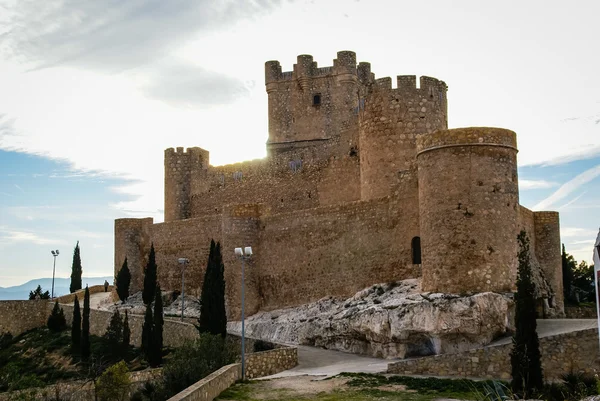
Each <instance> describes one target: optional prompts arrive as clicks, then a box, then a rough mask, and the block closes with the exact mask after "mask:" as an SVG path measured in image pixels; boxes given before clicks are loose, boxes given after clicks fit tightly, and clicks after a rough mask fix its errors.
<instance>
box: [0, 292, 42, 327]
mask: <svg viewBox="0 0 600 401" xmlns="http://www.w3.org/2000/svg"><path fill="white" fill-rule="evenodd" d="M52 306H53V304H52V303H51V302H49V301H46V300H35V301H0V334H2V333H6V332H8V333H10V334H12V335H13V336H18V335H19V334H21V333H23V332H26V331H27V330H31V329H35V328H36V327H40V326H45V325H46V322H47V320H48V316H50V312H52Z"/></svg>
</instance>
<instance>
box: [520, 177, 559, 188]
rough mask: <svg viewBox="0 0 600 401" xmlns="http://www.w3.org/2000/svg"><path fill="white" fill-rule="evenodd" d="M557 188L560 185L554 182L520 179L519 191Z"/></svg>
mask: <svg viewBox="0 0 600 401" xmlns="http://www.w3.org/2000/svg"><path fill="white" fill-rule="evenodd" d="M556 186H558V183H557V182H554V181H546V180H522V179H519V189H520V190H528V189H546V188H553V187H556Z"/></svg>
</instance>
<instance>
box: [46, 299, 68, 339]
mask: <svg viewBox="0 0 600 401" xmlns="http://www.w3.org/2000/svg"><path fill="white" fill-rule="evenodd" d="M47 325H48V329H49V330H50V331H53V332H55V333H57V332H59V331H62V330H64V329H66V328H67V320H66V319H65V312H64V311H63V309H62V308H61V307H60V306H58V301H56V302H55V303H54V308H52V313H51V314H50V316H49V317H48V323H47Z"/></svg>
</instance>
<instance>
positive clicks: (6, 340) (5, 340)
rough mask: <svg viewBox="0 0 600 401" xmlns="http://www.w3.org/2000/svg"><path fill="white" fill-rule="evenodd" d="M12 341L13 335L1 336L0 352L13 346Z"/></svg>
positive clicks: (5, 334) (4, 334)
mask: <svg viewBox="0 0 600 401" xmlns="http://www.w3.org/2000/svg"><path fill="white" fill-rule="evenodd" d="M12 340H13V336H12V334H10V333H8V332H6V333H2V334H0V351H1V350H3V349H4V348H8V346H9V345H10V344H12Z"/></svg>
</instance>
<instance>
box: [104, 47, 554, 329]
mask: <svg viewBox="0 0 600 401" xmlns="http://www.w3.org/2000/svg"><path fill="white" fill-rule="evenodd" d="M265 82H266V90H267V94H268V99H269V109H268V119H269V139H268V142H267V150H268V152H267V153H268V156H267V157H266V158H265V159H262V160H254V161H249V162H243V163H236V164H231V165H226V166H211V165H210V155H209V152H208V151H206V150H204V149H201V148H196V147H192V148H187V150H184V148H181V147H179V148H177V149H173V148H170V149H167V150H166V151H165V160H164V163H165V222H164V223H160V224H152V223H153V222H152V219H119V220H116V221H115V274H116V273H117V272H118V270H119V269H120V268H121V265H122V263H123V260H124V259H125V257H127V259H128V265H129V269H130V270H131V272H132V278H133V281H132V288H131V289H132V291H137V290H140V289H141V285H142V277H143V269H144V266H145V265H146V262H147V255H148V253H149V249H150V244H151V243H154V246H155V250H156V255H157V264H158V269H159V281H160V282H161V285H162V286H163V288H168V289H172V290H178V289H179V288H180V287H181V270H180V268H179V266H178V264H177V259H178V258H179V257H186V258H188V259H189V260H190V263H189V264H188V265H187V267H186V269H187V270H186V285H185V286H186V292H187V293H191V294H194V295H198V293H199V290H200V288H201V286H202V280H203V274H204V269H205V265H206V260H207V255H208V247H209V244H210V239H211V238H212V239H215V240H216V241H220V242H221V245H222V251H223V257H224V263H225V270H226V281H227V284H226V291H227V306H228V317H229V318H230V319H236V318H238V317H239V312H240V308H239V305H240V301H239V300H240V291H239V289H240V287H241V277H240V267H239V266H240V262H239V261H238V260H237V259H236V258H235V257H234V253H233V249H234V248H235V247H240V246H252V247H253V249H254V256H253V257H252V259H251V261H250V262H249V268H248V269H247V270H246V272H247V277H246V289H247V298H246V300H247V304H246V308H247V309H246V310H247V312H248V313H249V314H252V313H255V312H256V311H258V310H260V309H275V308H280V307H285V306H293V305H299V304H303V303H307V302H311V301H314V300H317V299H319V298H321V297H324V296H329V295H334V296H351V295H352V294H353V293H354V292H355V291H357V290H360V289H361V288H364V287H367V286H369V285H372V284H375V283H378V282H386V281H395V280H402V279H406V278H411V277H417V276H421V275H422V276H423V281H422V283H423V290H424V291H437V292H455V293H469V292H481V291H497V292H506V291H512V290H514V289H515V278H516V263H517V260H516V254H517V242H516V236H517V234H518V232H519V230H520V229H522V228H525V229H526V230H527V233H528V235H529V237H530V238H531V244H532V248H531V249H532V260H534V263H533V265H534V268H535V269H537V270H538V271H539V272H537V273H536V277H540V278H539V280H538V282H539V283H542V284H543V288H542V290H540V292H539V294H538V295H540V297H541V298H543V299H544V301H541V303H542V304H543V305H544V306H543V308H542V309H543V310H544V312H543V314H544V315H552V316H560V315H562V313H563V300H562V282H561V266H560V234H559V226H558V225H559V222H558V214H557V213H555V212H536V213H533V212H531V211H528V210H526V209H525V208H523V207H521V206H520V205H519V193H518V177H517V159H516V158H517V143H516V134H515V133H514V132H512V131H509V130H505V129H500V128H488V127H475V128H459V129H450V130H448V115H447V114H448V113H447V110H448V105H447V103H448V100H447V86H446V84H445V83H444V82H443V81H441V80H438V79H435V78H431V77H421V78H420V79H419V80H418V85H417V77H416V76H413V75H401V76H398V77H397V79H396V88H393V87H392V79H391V78H379V79H376V77H375V74H374V73H372V72H371V66H370V64H369V63H365V62H361V63H358V64H357V63H356V55H355V54H354V53H353V52H349V51H342V52H338V54H337V58H336V59H335V60H334V62H333V66H332V67H318V66H317V64H316V62H314V60H313V58H312V56H309V55H300V56H298V58H297V62H296V64H294V67H293V69H292V71H288V72H284V71H282V69H281V65H280V63H279V62H278V61H268V62H267V63H266V64H265Z"/></svg>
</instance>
